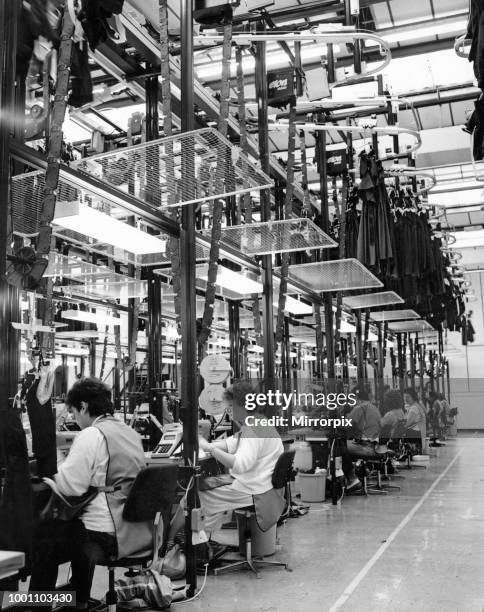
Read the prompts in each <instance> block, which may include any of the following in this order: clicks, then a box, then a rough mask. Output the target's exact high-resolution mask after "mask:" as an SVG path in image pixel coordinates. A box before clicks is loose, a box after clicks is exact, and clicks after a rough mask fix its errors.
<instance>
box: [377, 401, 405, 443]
mask: <svg viewBox="0 0 484 612" xmlns="http://www.w3.org/2000/svg"><path fill="white" fill-rule="evenodd" d="M403 406H404V404H403V397H402V394H401V393H400V391H396V390H394V389H390V391H387V392H386V393H385V396H384V397H383V412H384V415H383V418H382V420H381V433H380V435H381V437H383V438H391V437H392V434H393V432H394V430H395V428H396V426H397V425H398V423H399V422H402V421H405V413H404V412H403Z"/></svg>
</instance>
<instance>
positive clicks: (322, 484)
mask: <svg viewBox="0 0 484 612" xmlns="http://www.w3.org/2000/svg"><path fill="white" fill-rule="evenodd" d="M299 482H300V485H301V501H303V502H323V501H324V500H325V498H326V470H321V471H320V472H318V473H317V474H299Z"/></svg>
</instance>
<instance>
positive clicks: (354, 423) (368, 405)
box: [348, 386, 381, 455]
mask: <svg viewBox="0 0 484 612" xmlns="http://www.w3.org/2000/svg"><path fill="white" fill-rule="evenodd" d="M354 393H355V395H356V396H357V397H358V402H357V403H356V406H355V407H354V408H353V410H352V411H351V412H350V413H349V415H348V419H351V427H352V429H351V431H350V432H349V435H348V450H349V451H350V452H352V450H355V451H357V452H356V454H358V455H361V448H362V446H367V447H368V454H369V455H373V454H374V445H373V444H365V445H362V444H357V443H356V441H360V442H366V443H369V442H378V436H379V435H380V426H381V415H380V412H379V410H378V408H377V407H376V406H375V405H374V404H373V403H372V402H371V393H370V391H369V390H368V389H367V388H366V387H364V386H359V387H357V388H356V390H354Z"/></svg>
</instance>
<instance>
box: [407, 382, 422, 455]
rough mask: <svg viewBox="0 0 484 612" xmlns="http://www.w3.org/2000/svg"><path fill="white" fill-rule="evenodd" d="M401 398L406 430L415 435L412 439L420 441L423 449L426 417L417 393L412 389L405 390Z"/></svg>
mask: <svg viewBox="0 0 484 612" xmlns="http://www.w3.org/2000/svg"><path fill="white" fill-rule="evenodd" d="M403 398H404V401H405V406H406V409H407V428H408V430H409V431H410V433H412V432H413V433H414V434H415V435H414V436H412V437H414V438H419V439H420V441H421V443H422V449H423V448H424V445H425V437H426V435H427V415H426V414H425V409H424V407H423V406H422V404H421V403H420V402H419V399H418V394H417V392H416V391H415V389H412V387H408V389H405V393H404V395H403Z"/></svg>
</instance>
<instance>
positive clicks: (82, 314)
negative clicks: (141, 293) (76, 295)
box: [61, 310, 122, 326]
mask: <svg viewBox="0 0 484 612" xmlns="http://www.w3.org/2000/svg"><path fill="white" fill-rule="evenodd" d="M61 316H62V318H63V319H67V320H69V321H79V322H82V323H93V324H94V325H98V326H103V325H104V326H106V325H121V323H122V320H121V319H120V318H119V319H118V318H116V317H113V316H112V315H108V314H107V313H104V312H102V313H101V312H88V311H86V310H64V311H63V312H62V315H61Z"/></svg>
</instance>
